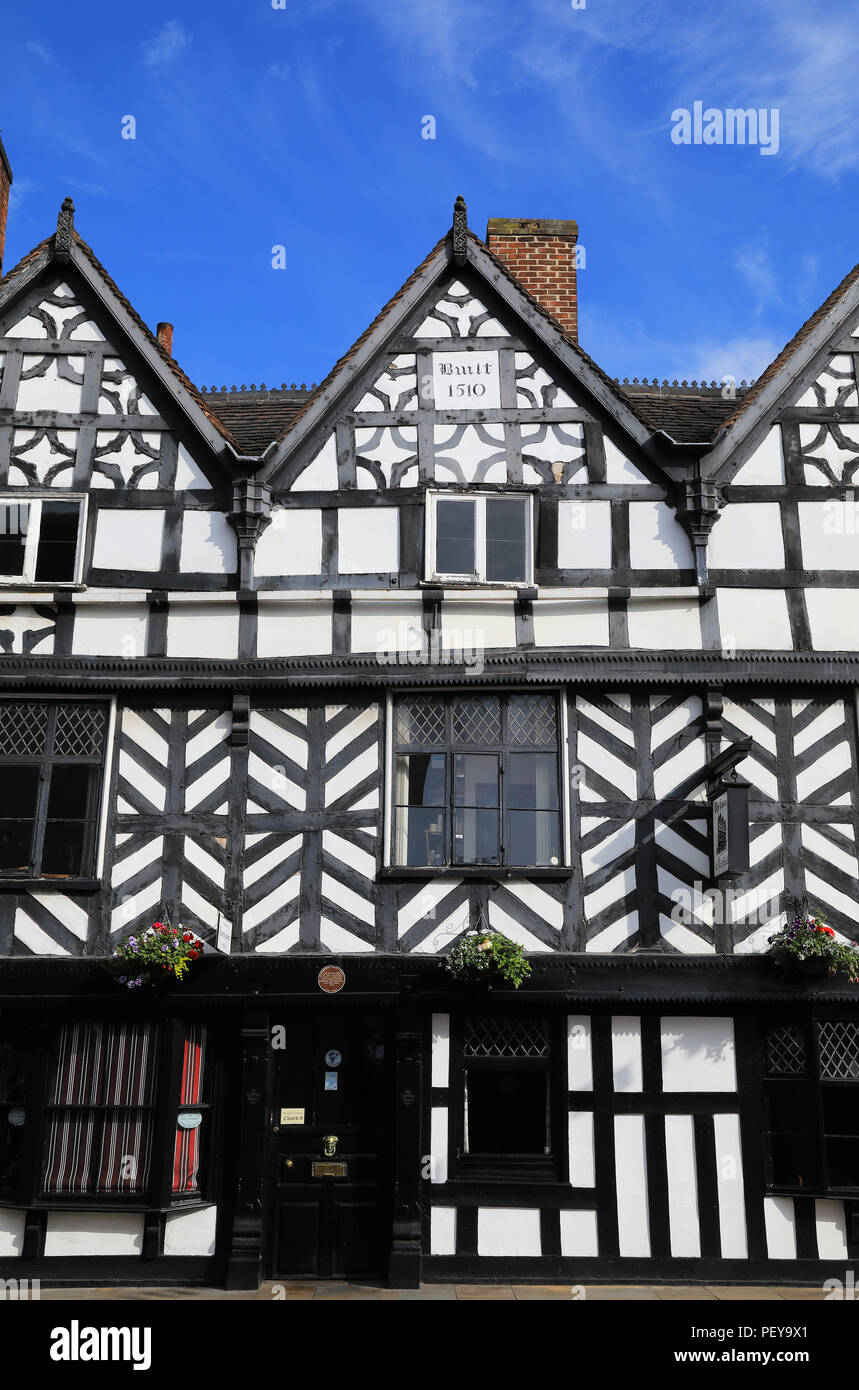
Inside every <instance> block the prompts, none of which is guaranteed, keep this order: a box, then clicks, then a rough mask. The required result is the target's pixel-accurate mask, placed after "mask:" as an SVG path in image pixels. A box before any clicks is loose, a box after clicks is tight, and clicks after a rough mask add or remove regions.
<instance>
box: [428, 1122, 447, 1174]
mask: <svg viewBox="0 0 859 1390" xmlns="http://www.w3.org/2000/svg"><path fill="white" fill-rule="evenodd" d="M430 1178H431V1180H432V1181H433V1182H447V1106H446V1105H434V1106H433V1107H432V1110H431V1111H430Z"/></svg>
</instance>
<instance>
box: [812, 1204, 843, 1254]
mask: <svg viewBox="0 0 859 1390" xmlns="http://www.w3.org/2000/svg"><path fill="white" fill-rule="evenodd" d="M814 1221H815V1227H816V1229H817V1254H818V1256H819V1258H820V1259H821V1260H846V1259H847V1224H846V1220H845V1216H844V1203H843V1202H834V1201H830V1200H829V1198H825V1197H818V1198H816V1200H815V1203H814Z"/></svg>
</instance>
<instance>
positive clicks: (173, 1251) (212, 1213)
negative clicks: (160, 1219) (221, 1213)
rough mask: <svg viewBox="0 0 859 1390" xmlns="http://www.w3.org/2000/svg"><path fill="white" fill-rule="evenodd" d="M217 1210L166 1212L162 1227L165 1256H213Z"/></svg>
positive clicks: (215, 1208) (199, 1209)
mask: <svg viewBox="0 0 859 1390" xmlns="http://www.w3.org/2000/svg"><path fill="white" fill-rule="evenodd" d="M217 1224H218V1208H217V1207H202V1208H198V1210H196V1211H182V1212H168V1214H167V1220H166V1222H165V1226H164V1254H165V1255H214V1253H215V1231H216V1228H217Z"/></svg>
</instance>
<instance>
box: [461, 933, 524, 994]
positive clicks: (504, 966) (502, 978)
mask: <svg viewBox="0 0 859 1390" xmlns="http://www.w3.org/2000/svg"><path fill="white" fill-rule="evenodd" d="M444 964H445V969H446V970H448V971H449V972H450V974H451V975H453V977H454V979H456V980H461V981H464V982H465V983H468V984H485V985H486V986H487V987H488V988H489V989H492V988H493V986H494V985H500V984H510V985H512V986H513V988H514V989H518V988H519V986H520V985H521V983H522V981H523V980H524V979H526V978H527V976H528V975H530V974H531V965H530V963H529V961H528V959H527V957H526V955H525V949H524V947H522V946H518V945H517V944H516V942H515V941H511V940H510V938H509V937H507V936H503V935H502V933H501V932H499V931H495V930H494V929H493V928H492V927H487V928H485V929H483V930H481V931H472V932H468V934H467V935H466V936H464V937H462V939H461V940H460V941H458V942H457V943H456V945H455V946H454V947H452V948H451V950H450V951H449V952H448V954H447V956H446V957H445V962H444Z"/></svg>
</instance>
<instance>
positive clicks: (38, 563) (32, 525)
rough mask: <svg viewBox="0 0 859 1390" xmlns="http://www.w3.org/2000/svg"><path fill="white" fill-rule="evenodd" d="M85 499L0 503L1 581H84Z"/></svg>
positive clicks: (8, 499) (16, 499)
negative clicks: (82, 566)
mask: <svg viewBox="0 0 859 1390" xmlns="http://www.w3.org/2000/svg"><path fill="white" fill-rule="evenodd" d="M83 510H84V504H83V500H82V499H79V498H75V499H71V498H67V497H63V498H53V497H29V496H22V497H8V496H7V497H4V498H3V500H2V502H0V584H4V585H7V586H8V585H16V584H17V585H21V584H39V585H43V586H45V587H49V588H52V587H53V586H54V585H56V584H77V583H79V582H80V572H81V563H82V560H83V524H82V523H83Z"/></svg>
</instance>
